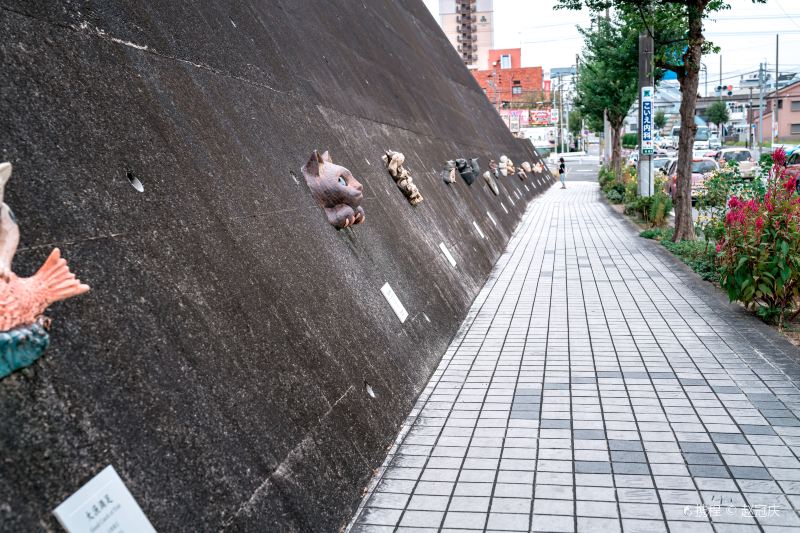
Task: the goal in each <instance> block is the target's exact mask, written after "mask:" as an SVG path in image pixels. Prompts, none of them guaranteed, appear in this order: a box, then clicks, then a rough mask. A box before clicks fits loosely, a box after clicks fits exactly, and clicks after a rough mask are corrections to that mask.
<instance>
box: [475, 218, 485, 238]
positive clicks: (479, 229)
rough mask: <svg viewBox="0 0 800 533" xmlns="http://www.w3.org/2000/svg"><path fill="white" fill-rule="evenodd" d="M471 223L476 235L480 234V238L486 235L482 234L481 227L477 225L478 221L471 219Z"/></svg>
mask: <svg viewBox="0 0 800 533" xmlns="http://www.w3.org/2000/svg"><path fill="white" fill-rule="evenodd" d="M472 225H473V226H475V229H476V230H477V231H478V235H480V236H481V239H485V238H486V235H484V234H483V232H482V231H481V227H480V226H478V223H477V222H475V221H474V220H473V221H472Z"/></svg>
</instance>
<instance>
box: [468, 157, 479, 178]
mask: <svg viewBox="0 0 800 533" xmlns="http://www.w3.org/2000/svg"><path fill="white" fill-rule="evenodd" d="M469 166H471V167H472V173H473V174H475V177H478V176H480V175H481V167H480V165H478V158H477V157H473V158H472V159H470V160H469Z"/></svg>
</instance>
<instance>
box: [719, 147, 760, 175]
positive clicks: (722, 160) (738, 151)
mask: <svg viewBox="0 0 800 533" xmlns="http://www.w3.org/2000/svg"><path fill="white" fill-rule="evenodd" d="M714 159H715V160H716V161H717V163H719V164H720V165H725V164H728V163H730V162H731V161H736V162H737V163H739V170H740V171H741V172H742V177H743V178H753V177H754V176H755V174H756V168H757V166H758V165H757V164H756V160H755V159H753V154H752V153H751V152H750V150H748V149H747V148H723V149H722V150H719V151H718V152H717V153H716V154H714Z"/></svg>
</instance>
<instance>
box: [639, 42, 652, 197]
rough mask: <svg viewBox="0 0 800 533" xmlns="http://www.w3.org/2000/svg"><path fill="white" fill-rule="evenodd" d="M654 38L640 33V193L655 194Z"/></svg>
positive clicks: (642, 194)
mask: <svg viewBox="0 0 800 533" xmlns="http://www.w3.org/2000/svg"><path fill="white" fill-rule="evenodd" d="M653 47H654V46H653V38H652V37H650V35H649V34H648V33H647V32H643V33H640V34H639V164H638V167H639V168H638V172H637V175H638V176H639V195H640V196H652V195H653V152H654V141H653V100H654V97H655V95H654V93H655V80H654V77H653Z"/></svg>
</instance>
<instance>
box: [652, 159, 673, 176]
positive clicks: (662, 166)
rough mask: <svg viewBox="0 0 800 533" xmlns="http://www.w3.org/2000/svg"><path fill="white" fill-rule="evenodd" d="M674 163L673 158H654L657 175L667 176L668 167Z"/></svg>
mask: <svg viewBox="0 0 800 533" xmlns="http://www.w3.org/2000/svg"><path fill="white" fill-rule="evenodd" d="M671 162H672V158H670V157H654V158H653V169H654V171H655V172H656V173H659V172H660V173H661V174H663V175H664V176H666V175H667V167H669V164H670V163H671Z"/></svg>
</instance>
